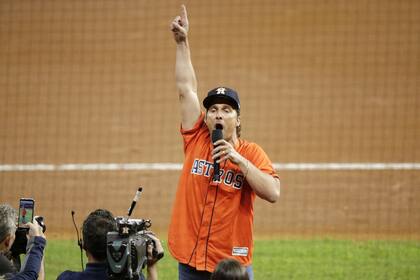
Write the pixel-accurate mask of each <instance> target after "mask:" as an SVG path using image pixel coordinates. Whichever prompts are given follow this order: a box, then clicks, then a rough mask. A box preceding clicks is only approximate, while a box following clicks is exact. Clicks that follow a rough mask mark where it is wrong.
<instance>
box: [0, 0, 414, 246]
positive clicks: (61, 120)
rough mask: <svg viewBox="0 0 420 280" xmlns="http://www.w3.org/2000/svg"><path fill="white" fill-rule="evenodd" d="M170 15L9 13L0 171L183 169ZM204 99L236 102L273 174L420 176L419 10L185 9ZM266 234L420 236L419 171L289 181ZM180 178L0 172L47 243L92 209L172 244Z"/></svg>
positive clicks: (100, 7) (110, 4)
mask: <svg viewBox="0 0 420 280" xmlns="http://www.w3.org/2000/svg"><path fill="white" fill-rule="evenodd" d="M179 4H180V3H176V1H100V0H98V1H74V2H73V1H35V2H31V3H22V2H19V1H1V3H0V21H1V22H0V32H1V41H2V44H0V100H1V102H0V130H1V134H0V164H1V165H2V166H4V165H6V164H10V165H14V164H26V165H35V164H56V165H57V164H69V163H78V164H82V163H167V162H168V163H181V162H182V157H183V155H182V143H181V138H180V135H179V131H178V130H179V111H178V107H177V102H178V100H177V94H176V88H175V84H174V56H175V44H174V42H173V39H172V38H171V34H170V32H169V22H170V21H171V20H172V18H173V16H175V15H176V14H177V13H178V11H179ZM186 4H187V6H188V10H189V14H190V21H191V30H190V35H191V40H190V45H191V47H192V58H193V63H194V66H195V68H196V71H197V76H198V82H199V96H200V99H202V97H203V96H204V95H205V93H206V91H207V90H208V89H210V88H213V87H214V86H216V85H220V84H223V85H227V86H232V87H234V88H236V89H237V90H238V91H239V93H240V96H241V104H242V115H241V120H242V127H243V137H244V138H245V139H248V140H250V141H253V142H257V143H259V144H260V145H261V146H262V147H263V148H264V150H265V151H266V152H267V154H268V155H269V156H270V158H271V159H272V161H273V162H275V163H307V162H308V163H331V162H332V163H351V162H361V163H370V162H373V163H374V162H380V163H392V162H402V163H404V162H406V163H407V162H408V163H416V162H417V163H419V162H420V144H419V143H420V129H419V119H420V116H419V107H420V100H419V98H420V95H419V92H420V83H419V77H420V68H419V64H418V54H419V51H420V38H419V36H418V30H420V16H419V15H420V2H418V1H414V0H412V1H403V2H402V3H400V2H398V1H382V0H374V1H369V2H368V3H367V2H366V1H362V0H357V1H351V3H350V2H345V1H336V2H334V3H330V2H328V3H327V2H326V1H319V2H318V1H303V2H302V1H300V2H296V1H269V0H263V1H258V3H255V1H248V0H246V1H241V3H240V4H239V2H238V3H237V5H233V4H232V3H231V2H229V1H210V2H208V1H191V2H190V3H188V1H187V3H186ZM279 174H280V177H281V180H282V195H281V199H280V200H279V202H278V203H276V204H274V205H271V204H269V203H266V202H263V201H261V200H257V202H256V205H255V232H256V233H257V234H258V235H260V236H312V235H334V236H350V237H352V238H359V237H360V238H420V203H418V201H419V200H420V170H418V169H417V170H398V169H396V170H376V171H375V170H368V169H366V170H353V171H346V170H341V171H332V170H325V171H308V170H303V171H298V170H295V171H293V170H279ZM178 176H179V171H177V170H163V171H154V170H146V171H99V170H90V171H18V170H15V171H4V170H3V171H0V202H8V203H11V204H13V205H15V206H17V203H18V199H19V197H22V196H24V197H34V198H35V200H36V212H37V213H39V214H43V215H44V216H45V217H46V221H47V224H48V226H49V232H50V234H52V235H57V236H62V235H63V234H72V233H73V229H72V224H71V216H70V211H71V210H75V211H76V213H77V214H76V216H77V219H78V221H79V223H80V222H81V221H82V220H83V217H84V216H85V215H86V214H87V213H88V212H89V211H91V210H93V209H94V208H98V207H106V208H109V209H111V210H112V211H114V212H115V214H118V215H122V214H124V213H125V212H126V209H127V208H128V206H129V203H130V201H131V199H132V196H133V195H134V192H135V190H136V188H137V186H139V185H142V186H143V187H144V194H143V197H142V198H141V201H140V202H139V206H138V209H136V210H135V215H136V216H137V217H144V218H150V219H152V221H153V228H154V229H155V230H156V231H159V232H165V231H166V229H167V227H168V221H169V217H170V209H171V206H172V202H173V198H174V195H175V191H176V185H177V181H178Z"/></svg>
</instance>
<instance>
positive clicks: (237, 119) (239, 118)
mask: <svg viewBox="0 0 420 280" xmlns="http://www.w3.org/2000/svg"><path fill="white" fill-rule="evenodd" d="M240 125H241V116H237V117H236V127H238V126H240Z"/></svg>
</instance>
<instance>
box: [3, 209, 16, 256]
mask: <svg viewBox="0 0 420 280" xmlns="http://www.w3.org/2000/svg"><path fill="white" fill-rule="evenodd" d="M16 219H17V212H16V210H15V209H13V208H12V207H11V206H10V205H8V204H1V205H0V252H7V251H9V250H10V248H11V247H12V245H13V242H14V241H15V232H16Z"/></svg>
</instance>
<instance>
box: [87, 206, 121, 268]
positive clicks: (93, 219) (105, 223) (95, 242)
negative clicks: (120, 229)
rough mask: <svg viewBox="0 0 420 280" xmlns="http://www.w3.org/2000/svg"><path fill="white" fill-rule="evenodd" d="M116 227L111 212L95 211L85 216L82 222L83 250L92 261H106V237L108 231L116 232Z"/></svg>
mask: <svg viewBox="0 0 420 280" xmlns="http://www.w3.org/2000/svg"><path fill="white" fill-rule="evenodd" d="M116 230H117V225H116V223H115V220H114V217H113V215H112V213H111V212H109V211H108V210H105V209H97V210H95V211H93V212H91V213H90V214H89V216H87V218H86V220H85V221H84V222H83V249H85V250H86V252H87V254H88V257H89V255H90V256H91V257H92V258H94V260H89V261H97V262H104V261H105V260H106V236H107V233H108V232H109V231H116Z"/></svg>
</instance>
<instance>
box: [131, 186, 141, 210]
mask: <svg viewBox="0 0 420 280" xmlns="http://www.w3.org/2000/svg"><path fill="white" fill-rule="evenodd" d="M142 190H143V188H142V187H140V188H139V189H138V190H137V191H136V195H135V196H134V198H133V201H132V202H131V206H130V208H129V209H128V217H130V216H131V213H132V212H133V210H134V207H135V206H136V203H137V200H138V199H139V198H140V194H141V192H142Z"/></svg>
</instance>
